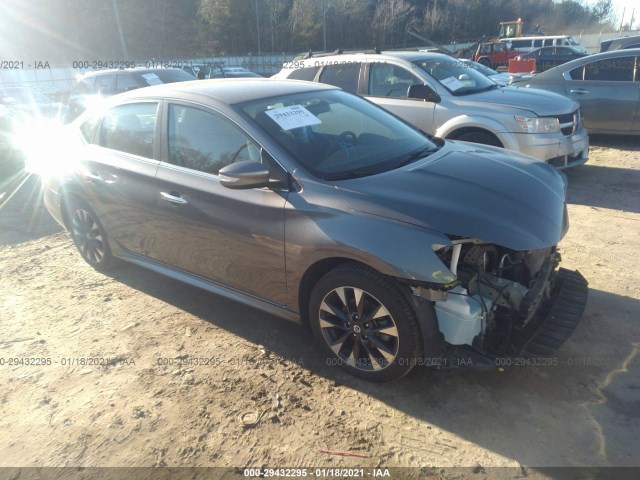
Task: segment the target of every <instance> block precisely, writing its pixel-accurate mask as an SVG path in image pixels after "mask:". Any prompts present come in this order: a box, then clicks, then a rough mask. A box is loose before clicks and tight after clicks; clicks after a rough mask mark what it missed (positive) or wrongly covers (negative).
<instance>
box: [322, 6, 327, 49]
mask: <svg viewBox="0 0 640 480" xmlns="http://www.w3.org/2000/svg"><path fill="white" fill-rule="evenodd" d="M322 38H323V41H322V49H323V50H324V51H325V52H326V51H327V0H322Z"/></svg>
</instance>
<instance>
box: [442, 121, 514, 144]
mask: <svg viewBox="0 0 640 480" xmlns="http://www.w3.org/2000/svg"><path fill="white" fill-rule="evenodd" d="M463 128H474V129H478V130H484V131H487V132H490V133H492V134H494V135H495V136H496V137H497V138H498V140H500V143H502V145H503V146H504V148H508V149H509V150H518V149H519V146H518V142H517V140H516V137H515V135H514V134H513V133H510V132H506V131H505V126H504V125H503V124H502V123H500V122H497V121H496V120H494V119H492V118H490V117H477V116H473V117H470V116H468V115H459V116H457V117H454V118H451V119H449V120H447V121H446V122H445V123H443V124H442V125H441V126H440V127H439V128H438V129H437V130H436V132H435V136H436V137H440V138H448V137H449V135H451V134H452V133H454V132H456V131H457V130H460V129H463Z"/></svg>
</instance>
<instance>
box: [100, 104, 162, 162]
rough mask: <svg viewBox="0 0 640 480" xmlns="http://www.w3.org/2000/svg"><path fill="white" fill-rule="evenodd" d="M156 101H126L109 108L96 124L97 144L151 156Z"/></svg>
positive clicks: (142, 155) (147, 156)
mask: <svg viewBox="0 0 640 480" xmlns="http://www.w3.org/2000/svg"><path fill="white" fill-rule="evenodd" d="M157 110H158V104H157V103H130V104H126V105H119V106H117V107H113V108H112V109H110V110H109V111H108V112H107V114H106V115H105V116H104V118H103V119H102V123H101V125H100V146H101V147H105V148H110V149H112V150H118V151H120V152H125V153H130V154H132V155H138V156H140V157H146V158H153V141H154V137H155V128H156V112H157Z"/></svg>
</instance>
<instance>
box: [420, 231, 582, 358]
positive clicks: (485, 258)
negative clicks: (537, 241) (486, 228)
mask: <svg viewBox="0 0 640 480" xmlns="http://www.w3.org/2000/svg"><path fill="white" fill-rule="evenodd" d="M436 253H437V255H438V256H439V257H440V259H441V260H442V261H443V262H444V263H445V264H446V265H449V267H450V270H451V271H452V273H454V274H455V275H456V276H457V279H458V283H457V285H456V286H455V287H453V288H451V289H449V290H448V291H446V292H442V293H441V295H440V298H437V299H436V298H432V299H433V300H435V302H434V306H435V313H436V317H437V321H438V328H439V330H440V332H441V333H442V334H443V336H444V340H445V341H446V342H447V344H448V355H449V357H453V358H455V357H469V356H471V357H473V359H474V360H475V361H474V362H473V363H478V360H481V359H484V360H486V361H488V362H489V363H490V364H492V365H495V360H496V359H497V358H498V357H518V356H522V357H525V356H526V357H531V356H533V357H540V356H549V355H551V354H553V353H554V352H555V350H557V349H558V348H559V347H560V346H561V345H562V344H563V343H564V341H565V340H566V339H567V338H569V336H570V335H571V333H572V332H573V330H574V328H575V327H576V326H577V324H578V323H579V321H580V318H581V316H582V313H583V311H584V308H585V305H586V302H587V290H588V289H587V282H586V280H585V279H584V278H583V277H582V275H581V274H580V273H579V272H572V271H569V270H566V269H558V265H559V263H560V254H559V252H558V251H557V249H556V247H555V246H554V247H550V248H541V249H535V250H527V251H516V250H511V249H508V248H505V247H501V246H498V245H494V244H489V243H484V242H482V241H479V240H474V239H464V238H458V239H455V240H453V242H452V245H450V246H440V248H439V249H438V250H437V251H436ZM469 347H472V349H471V348H469ZM472 353H473V355H471V354H472ZM477 354H480V356H479V357H478V355H477ZM452 363H455V362H452Z"/></svg>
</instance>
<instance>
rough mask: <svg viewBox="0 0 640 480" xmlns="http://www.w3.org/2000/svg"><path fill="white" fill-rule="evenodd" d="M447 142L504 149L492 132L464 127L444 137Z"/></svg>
mask: <svg viewBox="0 0 640 480" xmlns="http://www.w3.org/2000/svg"><path fill="white" fill-rule="evenodd" d="M446 138H447V139H449V140H461V141H465V142H472V143H479V144H481V145H490V146H493V147H500V148H504V145H503V144H502V142H501V141H500V139H499V138H498V137H497V136H496V135H495V134H494V133H492V132H490V131H488V130H484V129H482V128H477V127H465V128H460V129H458V130H454V131H453V132H451V133H450V134H449V135H447V137H446Z"/></svg>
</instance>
